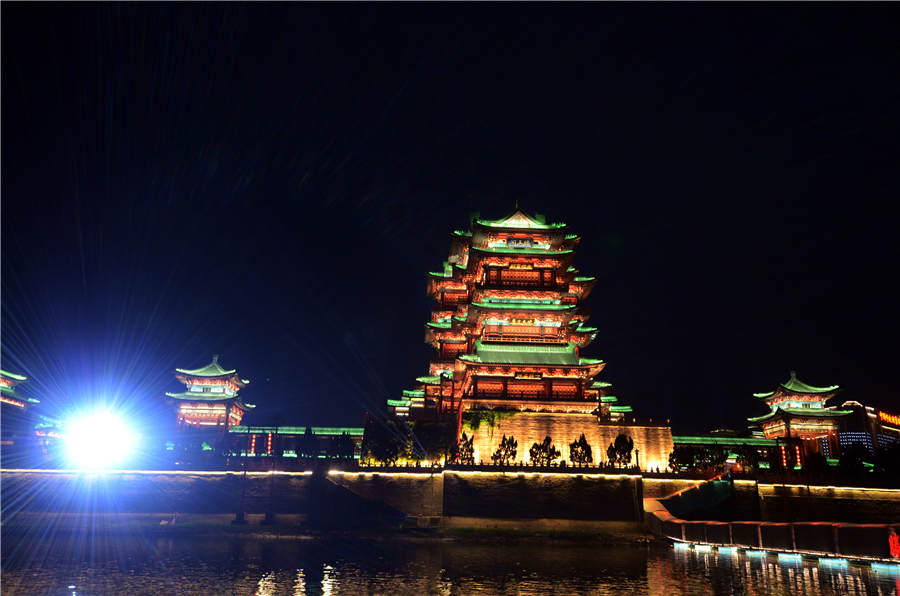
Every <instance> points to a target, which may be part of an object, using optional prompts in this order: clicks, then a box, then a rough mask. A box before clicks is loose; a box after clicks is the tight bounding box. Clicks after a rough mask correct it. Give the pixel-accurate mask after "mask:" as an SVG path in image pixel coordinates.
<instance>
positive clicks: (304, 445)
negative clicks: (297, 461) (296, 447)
mask: <svg viewBox="0 0 900 596" xmlns="http://www.w3.org/2000/svg"><path fill="white" fill-rule="evenodd" d="M300 457H305V458H307V459H315V458H317V457H319V439H317V438H316V435H314V434H313V431H312V427H311V426H307V427H306V432H304V433H303V437H302V438H301V439H300Z"/></svg>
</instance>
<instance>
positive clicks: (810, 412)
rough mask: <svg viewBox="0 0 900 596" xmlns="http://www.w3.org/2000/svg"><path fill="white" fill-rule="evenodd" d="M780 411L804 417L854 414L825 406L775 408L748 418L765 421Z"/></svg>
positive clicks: (754, 420) (752, 420) (836, 416)
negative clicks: (762, 414) (828, 408)
mask: <svg viewBox="0 0 900 596" xmlns="http://www.w3.org/2000/svg"><path fill="white" fill-rule="evenodd" d="M779 412H783V413H785V414H788V415H790V416H801V417H803V418H839V417H840V416H846V415H847V414H852V413H853V410H827V409H823V408H775V411H774V412H769V413H768V414H766V415H764V416H757V417H756V418H747V420H748V421H750V422H765V421H766V420H769V419H771V418H774V417H775V416H777V415H778V413H779Z"/></svg>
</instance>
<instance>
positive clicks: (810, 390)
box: [753, 370, 840, 399]
mask: <svg viewBox="0 0 900 596" xmlns="http://www.w3.org/2000/svg"><path fill="white" fill-rule="evenodd" d="M779 387H783V388H784V389H787V390H788V391H790V392H791V393H805V394H811V395H815V394H818V393H831V392H832V391H837V390H838V389H839V388H840V385H830V386H828V387H815V386H813V385H807V384H806V383H804V382H803V381H801V380H800V379H798V378H797V372H796V371H793V370H792V371H791V378H790V379H788V380H787V381H786V382H784V383H781V384H780V385H779ZM773 395H775V391H769V392H767V393H754V394H753V396H754V397H758V398H761V399H766V398H767V397H772V396H773Z"/></svg>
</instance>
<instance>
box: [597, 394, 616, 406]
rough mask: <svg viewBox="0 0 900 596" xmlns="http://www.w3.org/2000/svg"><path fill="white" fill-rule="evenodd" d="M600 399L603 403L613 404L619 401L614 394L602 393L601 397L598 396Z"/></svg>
mask: <svg viewBox="0 0 900 596" xmlns="http://www.w3.org/2000/svg"><path fill="white" fill-rule="evenodd" d="M600 401H602V402H603V403H605V404H614V403H616V402H617V401H619V398H618V397H616V396H615V395H604V396H603V397H601V398H600Z"/></svg>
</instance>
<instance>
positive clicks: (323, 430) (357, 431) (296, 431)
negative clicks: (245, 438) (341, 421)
mask: <svg viewBox="0 0 900 596" xmlns="http://www.w3.org/2000/svg"><path fill="white" fill-rule="evenodd" d="M363 431H364V429H363V428H362V427H358V426H313V427H312V433H313V434H314V435H342V434H344V433H347V434H348V435H356V436H362V434H363ZM228 432H230V433H238V434H250V433H253V434H266V433H279V434H285V435H302V434H305V433H306V427H305V426H241V425H236V426H229V427H228Z"/></svg>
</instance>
